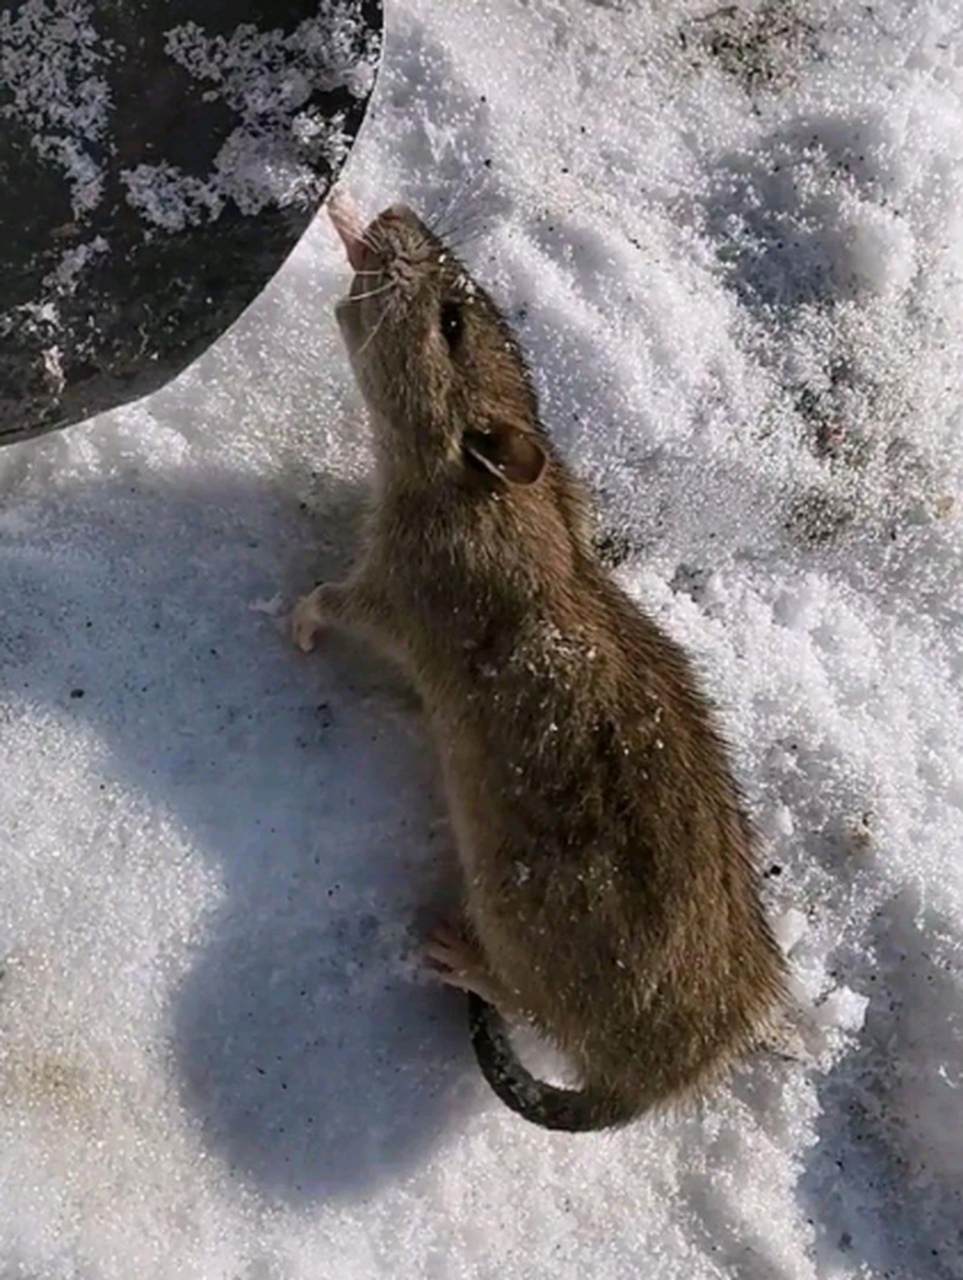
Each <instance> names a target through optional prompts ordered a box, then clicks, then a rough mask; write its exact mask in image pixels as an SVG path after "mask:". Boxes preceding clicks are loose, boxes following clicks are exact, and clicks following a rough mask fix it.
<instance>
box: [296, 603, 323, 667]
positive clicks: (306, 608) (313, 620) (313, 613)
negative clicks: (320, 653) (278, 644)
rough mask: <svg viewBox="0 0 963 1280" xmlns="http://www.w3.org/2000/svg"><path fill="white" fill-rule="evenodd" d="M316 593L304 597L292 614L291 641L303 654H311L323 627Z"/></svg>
mask: <svg viewBox="0 0 963 1280" xmlns="http://www.w3.org/2000/svg"><path fill="white" fill-rule="evenodd" d="M323 625H324V623H323V619H322V618H321V615H320V613H319V612H318V606H317V601H316V599H315V595H314V592H312V593H311V595H309V596H304V597H303V599H301V600H299V601H298V602H297V604H296V605H295V606H294V609H293V610H292V612H291V639H292V640H293V641H294V643H295V644H296V645H297V646H298V648H299V649H300V650H301V652H302V653H310V652H311V650H312V649H313V648H314V646H315V645H316V644H317V642H318V636H319V634H320V633H321V629H322V627H323Z"/></svg>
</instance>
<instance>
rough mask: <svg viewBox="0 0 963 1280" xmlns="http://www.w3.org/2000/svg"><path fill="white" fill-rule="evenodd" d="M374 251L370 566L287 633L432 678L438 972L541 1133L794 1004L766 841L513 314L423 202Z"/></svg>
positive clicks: (640, 1095)
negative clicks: (445, 812)
mask: <svg viewBox="0 0 963 1280" xmlns="http://www.w3.org/2000/svg"><path fill="white" fill-rule="evenodd" d="M364 241H365V245H366V246H367V247H366V249H365V251H364V254H363V261H364V268H365V271H366V272H368V273H370V274H363V273H359V274H358V275H357V276H356V278H355V282H354V285H353V287H352V296H351V298H349V299H347V300H345V301H343V302H342V303H340V304H339V308H338V317H339V320H340V322H341V326H342V330H343V332H344V335H345V339H346V342H347V345H348V349H349V352H350V354H351V359H352V363H353V366H354V369H355V372H356V375H357V377H358V381H359V383H360V385H361V388H362V391H363V393H364V395H365V398H366V400H367V403H368V406H369V409H370V412H371V418H372V423H373V427H374V434H375V442H376V446H377V453H378V459H379V466H378V481H377V490H376V493H375V497H374V501H373V504H372V511H371V517H370V522H369V526H368V532H367V538H366V542H365V547H364V552H363V555H362V556H361V559H360V562H359V564H358V566H357V568H356V569H355V571H354V573H353V574H352V576H351V578H350V579H349V581H347V582H346V583H344V584H338V585H326V586H323V587H320V588H319V589H318V590H317V591H316V592H314V593H313V594H312V595H311V596H308V597H306V599H305V600H304V601H303V602H302V603H301V605H300V606H299V607H298V610H297V611H296V614H295V636H296V638H297V639H298V640H299V642H300V643H301V644H302V645H303V647H309V646H310V644H311V643H312V641H313V637H314V634H315V632H316V631H317V630H318V629H320V628H321V627H323V626H325V625H327V624H329V623H332V624H340V625H345V626H348V627H351V628H354V629H356V630H360V631H362V632H364V633H366V634H367V635H369V636H370V637H371V638H372V639H373V640H374V641H375V642H376V643H377V644H379V645H380V646H381V647H382V648H384V649H386V650H387V651H388V652H390V653H391V654H392V655H393V656H394V657H395V658H396V659H397V660H398V661H400V662H401V663H402V665H403V667H404V669H405V670H406V671H407V672H408V674H409V676H410V677H411V679H412V680H413V682H414V684H415V685H416V686H417V688H418V690H419V692H420V693H421V696H422V699H423V701H424V705H425V708H426V710H427V714H428V717H429V720H430V723H431V727H432V729H433V731H434V736H435V740H436V742H437V745H438V750H439V754H440V757H441V761H442V766H443V770H444V778H445V783H446V788H447V795H448V800H449V804H450V807H451V813H452V818H453V824H454V828H455V832H456V835H457V841H458V850H459V855H460V858H461V862H462V866H463V871H464V884H465V923H464V927H465V931H466V937H465V940H464V941H463V942H462V943H461V944H460V946H459V945H458V944H457V943H452V941H451V935H450V934H449V936H448V943H447V944H446V946H447V948H448V950H447V953H446V954H447V955H448V957H449V961H450V964H451V968H452V969H453V970H454V972H453V973H452V974H450V975H449V976H450V977H451V979H452V980H454V981H456V982H460V983H461V985H463V986H465V987H467V988H468V989H470V990H473V991H475V992H481V993H483V994H484V996H485V997H486V998H487V999H486V1001H484V1002H483V1000H482V999H481V998H480V997H479V995H477V994H476V995H473V996H472V997H471V1000H472V1036H473V1041H474V1043H475V1047H476V1051H477V1053H478V1057H479V1062H480V1063H481V1065H482V1068H483V1070H484V1071H485V1074H486V1076H487V1078H488V1079H489V1081H490V1083H491V1084H492V1085H493V1087H494V1088H495V1090H496V1092H498V1094H499V1096H500V1097H502V1098H503V1100H504V1101H506V1102H507V1103H508V1104H509V1105H510V1106H512V1107H513V1108H514V1109H515V1110H517V1111H519V1112H520V1113H521V1114H522V1115H524V1116H526V1117H527V1118H528V1119H530V1120H533V1121H535V1122H536V1123H539V1124H542V1125H545V1126H547V1127H550V1128H565V1129H592V1128H601V1127H604V1126H607V1125H613V1124H619V1123H623V1122H625V1121H628V1120H630V1119H631V1118H632V1117H634V1116H636V1115H637V1114H639V1113H640V1112H641V1111H643V1110H644V1109H645V1108H647V1107H649V1106H650V1105H652V1104H655V1103H659V1102H663V1101H668V1100H672V1099H675V1098H677V1097H679V1096H680V1095H683V1094H684V1093H686V1092H688V1091H690V1090H692V1089H694V1088H695V1087H697V1086H699V1085H700V1084H701V1083H704V1082H705V1081H706V1080H707V1079H709V1078H710V1077H711V1076H712V1075H713V1074H714V1073H715V1072H716V1071H717V1070H718V1069H719V1068H720V1067H722V1066H724V1065H726V1064H727V1063H728V1062H730V1061H731V1060H732V1059H733V1058H734V1057H735V1056H736V1055H737V1054H739V1053H740V1052H741V1051H743V1050H745V1049H747V1048H748V1047H749V1046H751V1045H752V1044H753V1043H755V1042H756V1041H757V1039H758V1037H759V1034H760V1032H761V1031H762V1030H764V1029H765V1027H766V1026H767V1024H768V1023H769V1021H770V1019H771V1018H772V1017H773V1016H774V1015H775V1014H776V1012H777V1011H778V1008H779V1005H780V1001H781V996H782V989H783V986H782V984H783V961H782V957H781V955H780V953H779V950H778V948H777V946H776V944H775V942H774V941H773V938H772V935H771V933H770V931H769V928H768V926H767V923H766V920H765V917H764V915H763V911H762V909H761V906H760V902H759V898H758V894H757V884H756V878H755V873H754V870H753V865H752V852H753V839H752V833H751V830H750V827H749V823H748V821H747V819H746V817H745V814H744V812H743V809H742V807H741V804H740V799H739V796H738V793H737V790H736V787H735V785H734V782H733V779H732V775H731V773H730V769H729V766H728V763H727V760H726V754H725V750H724V747H723V744H722V742H721V741H720V738H719V735H718V733H717V730H716V728H715V724H714V721H713V716H712V713H711V711H710V708H709V706H708V705H707V703H706V700H705V699H704V697H703V695H702V693H701V692H700V690H699V687H698V684H697V682H696V680H695V678H694V675H693V672H692V669H691V667H690V664H689V662H688V660H687V658H686V656H685V654H684V653H683V652H682V650H681V649H680V648H679V646H678V645H677V644H675V642H674V641H672V640H671V639H669V637H668V636H666V635H665V634H664V633H663V632H662V631H661V630H660V629H659V628H658V627H657V626H656V624H655V623H654V622H653V621H652V620H651V619H650V618H648V617H647V616H646V615H645V614H644V613H643V612H642V610H641V609H639V607H638V606H637V605H636V604H635V603H634V602H632V601H631V600H630V599H629V598H628V597H627V596H626V595H625V594H624V593H623V592H622V591H621V590H620V589H619V588H618V587H617V586H616V585H615V584H614V583H613V582H612V581H611V580H610V578H609V577H608V575H607V574H606V572H605V570H604V569H603V568H602V566H601V565H600V563H599V562H598V560H597V559H596V556H595V554H594V552H593V549H592V543H591V538H590V536H589V522H588V518H587V514H586V502H585V498H584V495H583V493H582V489H581V487H580V485H579V484H578V482H577V481H576V480H575V478H574V477H573V475H572V474H571V472H570V471H569V470H568V468H567V467H566V465H565V464H564V463H563V462H562V460H561V459H560V458H559V456H558V455H557V453H556V452H555V450H554V449H553V447H552V445H551V443H550V441H549V440H548V438H547V436H546V433H545V431H544V429H543V428H542V426H541V425H540V422H539V418H538V408H537V403H536V397H535V394H534V391H533V388H532V384H531V380H530V378H529V375H528V372H527V369H526V366H525V363H524V360H523V358H522V356H521V354H520V352H519V349H518V346H517V344H516V341H515V338H514V336H513V334H512V333H511V330H510V329H509V328H508V326H507V324H506V323H505V321H504V320H503V319H502V317H501V316H500V315H499V314H498V312H497V310H496V309H495V307H494V305H493V304H492V302H491V301H490V300H489V298H488V297H487V296H486V295H485V293H484V292H483V291H482V290H480V289H479V288H478V287H477V285H475V284H474V283H473V282H472V281H471V280H470V279H469V278H468V276H467V275H466V273H465V271H464V268H463V267H462V266H461V265H460V263H458V261H457V260H456V259H455V258H454V257H453V256H452V255H451V253H450V252H449V251H447V250H446V249H445V247H444V245H443V244H442V243H441V242H440V241H439V240H437V239H436V238H435V237H434V236H433V235H432V234H431V233H430V232H429V231H428V230H427V229H426V228H425V227H424V226H423V224H422V223H421V222H420V221H419V220H418V219H417V218H416V217H415V215H414V214H412V213H411V212H410V211H409V210H406V209H403V208H399V207H395V206H393V207H392V209H390V210H388V211H386V212H385V213H384V214H382V215H381V217H380V218H378V219H376V220H375V222H374V223H372V224H371V226H370V227H369V229H368V231H367V233H366V234H365V237H364ZM382 289H383V291H382V292H378V291H379V290H382ZM362 295H368V296H362ZM446 305H447V307H448V310H446V311H444V310H443V308H444V307H445V306H446ZM452 306H454V307H455V308H456V309H457V311H458V314H459V316H460V322H459V325H454V322H453V321H452V314H453V312H452V310H451V308H452ZM445 324H447V325H448V327H449V328H452V327H454V328H459V329H460V331H459V333H458V334H457V335H456V336H455V340H454V343H453V346H452V348H451V349H449V343H448V341H446V338H445V333H444V332H443V329H444V327H445ZM533 458H534V459H535V462H534V463H533V461H532V460H533ZM506 459H508V462H507V463H506V461H505V460H506ZM508 476H511V477H512V478H511V479H508V478H506V477H508ZM436 954H438V952H437V951H436ZM490 1001H493V1002H495V1004H497V1006H498V1008H499V1009H500V1010H501V1011H504V1012H505V1013H507V1014H510V1015H515V1014H520V1015H524V1016H527V1017H529V1018H531V1019H532V1021H533V1022H534V1023H535V1024H536V1025H537V1027H538V1028H539V1029H540V1030H541V1031H542V1032H543V1033H544V1034H545V1035H546V1036H548V1037H550V1038H551V1039H552V1040H553V1041H554V1042H555V1043H556V1044H557V1045H558V1046H559V1047H560V1048H561V1049H562V1050H564V1051H565V1052H566V1053H567V1054H568V1055H569V1056H570V1058H571V1059H572V1061H573V1062H574V1064H575V1065H576V1066H577V1068H578V1070H579V1073H580V1076H581V1080H582V1087H581V1089H580V1090H563V1089H555V1088H552V1087H551V1086H547V1085H543V1084H541V1083H539V1082H538V1081H535V1080H533V1079H532V1077H531V1076H530V1075H528V1073H527V1072H526V1071H525V1070H524V1068H522V1067H521V1066H520V1064H519V1063H518V1062H517V1060H516V1059H515V1057H514V1055H513V1054H512V1052H511V1049H510V1046H509V1044H508V1040H507V1036H506V1035H505V1031H504V1027H503V1026H502V1024H501V1021H500V1014H499V1013H496V1012H495V1009H494V1008H493V1007H492V1004H491V1003H489V1002H490Z"/></svg>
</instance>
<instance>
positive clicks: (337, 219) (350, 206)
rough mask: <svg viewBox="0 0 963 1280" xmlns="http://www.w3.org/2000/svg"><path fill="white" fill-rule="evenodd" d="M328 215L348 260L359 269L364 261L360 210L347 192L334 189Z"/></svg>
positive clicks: (362, 221)
mask: <svg viewBox="0 0 963 1280" xmlns="http://www.w3.org/2000/svg"><path fill="white" fill-rule="evenodd" d="M328 217H329V218H330V219H331V225H332V226H333V227H334V229H335V231H337V233H338V235H339V236H340V237H341V240H342V243H343V244H344V247H345V249H346V250H347V253H348V261H349V262H350V263H351V265H352V267H354V269H355V271H360V270H361V266H362V263H363V262H364V242H363V240H362V236H363V235H364V220H363V219H362V217H361V210H360V209H359V208H358V206H357V205H356V204H355V202H354V200H352V198H351V196H349V195H348V194H347V192H342V191H335V192H334V194H333V195H332V196H331V198H330V199H329V200H328Z"/></svg>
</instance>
